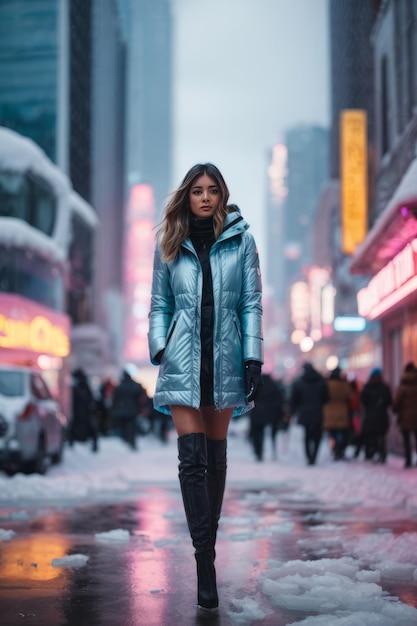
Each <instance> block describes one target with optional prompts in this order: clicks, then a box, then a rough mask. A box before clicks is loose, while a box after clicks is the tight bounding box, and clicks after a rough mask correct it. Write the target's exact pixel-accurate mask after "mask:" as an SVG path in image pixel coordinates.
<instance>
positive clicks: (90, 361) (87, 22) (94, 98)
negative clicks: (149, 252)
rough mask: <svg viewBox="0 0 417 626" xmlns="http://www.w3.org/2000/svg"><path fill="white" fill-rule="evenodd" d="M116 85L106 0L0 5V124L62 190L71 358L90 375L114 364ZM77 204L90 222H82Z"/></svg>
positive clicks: (117, 322)
mask: <svg viewBox="0 0 417 626" xmlns="http://www.w3.org/2000/svg"><path fill="white" fill-rule="evenodd" d="M125 83H126V46H125V41H124V37H123V33H122V28H121V20H120V14H119V4H118V2H117V1H116V0H17V1H16V2H14V1H13V2H8V1H5V2H2V3H1V4H0V124H2V125H4V126H6V127H8V128H11V129H14V130H16V131H17V132H19V133H21V134H22V135H23V136H26V137H29V138H31V139H33V140H34V141H35V142H36V143H37V145H39V146H40V148H41V149H43V150H44V151H45V153H46V155H47V156H48V157H49V158H50V159H51V160H52V161H53V162H54V163H55V164H56V165H57V166H58V167H60V168H61V170H62V171H63V172H64V173H65V174H66V175H67V176H68V178H69V179H70V181H71V182H70V185H71V187H72V189H73V192H75V193H73V196H72V198H73V201H74V204H75V206H76V207H78V209H79V210H78V211H77V210H75V212H74V216H73V217H72V218H71V220H70V222H69V225H70V229H71V230H70V238H71V243H70V248H69V270H70V271H69V278H68V281H67V284H68V294H67V312H68V314H69V316H70V319H71V358H72V363H73V366H74V367H77V366H79V367H83V368H84V369H86V371H87V372H88V373H89V374H91V375H97V376H101V375H103V373H104V372H105V370H106V368H113V369H114V368H117V367H119V365H120V361H121V350H122V340H121V335H122V329H123V314H122V310H123V305H122V302H123V296H122V290H123V288H122V259H123V254H122V248H123V233H124V218H123V216H124V204H125V107H126V97H125V96H126V86H125ZM76 194H78V195H76ZM84 203H85V205H88V206H90V209H91V205H92V206H93V207H94V209H95V211H96V214H97V215H96V217H95V219H93V220H91V219H90V220H87V221H86V220H85V219H84V218H85V215H86V211H85V210H84V209H83V204H84ZM84 208H85V207H84ZM97 218H98V219H97Z"/></svg>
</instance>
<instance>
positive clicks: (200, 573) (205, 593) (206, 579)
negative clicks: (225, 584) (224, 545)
mask: <svg viewBox="0 0 417 626" xmlns="http://www.w3.org/2000/svg"><path fill="white" fill-rule="evenodd" d="M195 559H196V562H197V579H198V606H199V607H201V608H202V609H206V610H213V609H217V607H218V606H219V597H218V595H217V585H216V569H215V567H214V550H205V551H204V552H196V554H195Z"/></svg>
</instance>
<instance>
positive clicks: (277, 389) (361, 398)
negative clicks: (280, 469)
mask: <svg viewBox="0 0 417 626" xmlns="http://www.w3.org/2000/svg"><path fill="white" fill-rule="evenodd" d="M262 376H263V378H264V381H265V382H264V390H263V391H262V394H261V396H260V397H259V399H258V401H257V403H256V407H255V409H254V410H253V411H252V412H251V422H250V432H249V439H250V441H251V443H252V446H253V451H254V455H255V458H256V459H257V460H258V461H262V460H263V449H264V433H265V432H266V429H267V428H269V429H270V432H271V436H272V451H273V452H272V456H273V458H276V435H277V433H278V432H279V431H285V430H286V429H287V428H288V425H289V424H290V423H292V422H296V423H297V424H299V425H300V426H302V427H303V429H304V450H305V457H306V461H307V463H308V464H309V465H314V464H315V463H316V460H317V455H318V451H319V447H320V444H321V441H322V439H323V437H324V435H326V438H327V440H328V442H329V445H330V447H331V454H332V458H333V459H334V460H335V461H338V460H343V459H346V458H347V449H348V448H349V447H351V448H352V454H351V456H350V458H352V459H357V458H359V457H360V455H361V454H362V453H363V455H364V459H365V460H368V461H373V462H374V463H385V461H386V458H387V436H388V432H389V429H390V426H391V421H390V413H391V414H393V415H394V416H395V418H396V425H397V427H398V428H399V430H400V432H401V435H402V439H403V448H404V460H405V463H404V467H405V468H410V467H412V465H413V462H412V460H413V458H412V457H413V444H414V449H415V451H416V453H417V367H416V365H415V364H414V363H412V362H409V363H407V364H406V365H405V367H404V371H403V373H402V376H401V380H400V382H399V385H398V387H397V389H396V390H395V393H393V392H392V391H391V388H390V386H389V385H388V383H387V382H386V381H385V380H384V376H383V372H382V369H381V368H379V367H375V368H374V369H372V370H371V372H370V374H369V377H368V379H367V380H366V382H365V383H364V384H363V386H360V385H359V384H358V381H357V380H356V378H353V379H351V380H348V377H347V375H346V373H345V372H343V371H342V370H341V368H340V367H336V368H335V369H333V370H332V371H331V372H329V374H328V375H327V376H325V375H323V374H321V373H320V372H319V371H318V370H317V369H316V368H315V367H314V365H313V364H312V363H309V362H306V363H304V364H303V365H302V368H301V373H300V375H299V376H297V377H296V378H295V379H294V380H293V381H292V383H291V384H289V385H287V386H284V384H283V382H282V381H279V380H274V379H273V378H272V377H271V376H270V375H267V374H265V375H264V374H263V375H262ZM413 438H414V442H413Z"/></svg>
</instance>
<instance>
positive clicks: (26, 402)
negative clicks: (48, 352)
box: [0, 365, 68, 474]
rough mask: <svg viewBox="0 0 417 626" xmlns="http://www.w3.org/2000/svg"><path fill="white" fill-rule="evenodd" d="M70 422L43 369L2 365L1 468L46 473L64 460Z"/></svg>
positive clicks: (0, 402)
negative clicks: (52, 391)
mask: <svg viewBox="0 0 417 626" xmlns="http://www.w3.org/2000/svg"><path fill="white" fill-rule="evenodd" d="M67 423H68V418H67V416H65V415H64V413H63V412H62V410H61V407H60V405H59V403H58V402H57V401H56V400H55V399H54V398H53V397H52V395H51V392H50V391H49V388H48V385H47V383H46V381H45V379H44V378H43V377H42V375H41V373H40V372H38V371H36V370H32V369H30V368H25V367H14V366H10V365H0V468H1V469H4V470H5V471H6V472H7V473H9V474H11V473H14V472H16V471H19V470H24V471H27V472H37V473H39V474H44V473H45V472H46V470H47V467H48V461H49V460H50V461H51V462H52V463H59V462H60V461H61V460H62V454H63V449H64V444H65V439H66V427H67Z"/></svg>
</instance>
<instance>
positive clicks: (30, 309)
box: [0, 127, 97, 410]
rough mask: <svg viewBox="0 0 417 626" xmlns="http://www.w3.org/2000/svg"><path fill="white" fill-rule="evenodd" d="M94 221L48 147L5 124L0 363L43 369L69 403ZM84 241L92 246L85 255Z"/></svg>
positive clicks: (1, 133) (0, 148)
mask: <svg viewBox="0 0 417 626" xmlns="http://www.w3.org/2000/svg"><path fill="white" fill-rule="evenodd" d="M96 225H97V217H96V214H95V211H94V210H93V208H92V207H91V206H90V205H89V204H88V203H87V202H85V201H84V200H83V199H82V198H81V197H80V196H79V195H78V194H76V193H75V191H74V190H73V188H72V186H71V182H70V180H69V178H68V177H67V176H66V175H65V174H64V172H62V171H61V170H60V169H59V168H58V167H57V166H56V165H54V163H52V161H51V160H50V159H49V158H48V157H47V156H46V154H45V153H44V152H43V150H42V149H41V148H40V147H39V146H37V145H36V144H35V143H34V142H33V141H32V140H30V139H28V138H26V137H23V136H22V135H19V134H18V133H16V132H14V131H12V130H10V129H7V128H4V127H0V363H8V364H13V365H22V366H31V367H35V368H38V369H40V370H42V371H43V374H44V376H45V378H46V379H47V380H48V382H49V385H50V387H51V391H52V392H53V393H54V395H55V396H57V397H58V398H59V400H60V402H61V404H62V406H63V408H64V410H68V409H69V406H70V405H69V394H70V385H69V383H70V377H69V371H70V369H71V367H72V363H71V357H72V355H71V332H72V327H73V324H74V322H75V323H78V322H80V320H81V322H82V321H86V320H87V319H88V315H89V312H88V303H87V295H86V294H87V293H91V289H90V288H89V285H88V284H87V283H88V282H90V283H91V280H92V278H91V266H92V253H91V249H92V242H93V239H94V230H95V228H96ZM80 233H84V235H83V234H80ZM85 233H87V234H85ZM83 246H84V247H85V246H87V248H88V246H89V247H90V251H88V249H87V248H86V249H85V250H84V252H83V255H82V258H81V259H80V252H79V250H80V249H81V248H82V247H83ZM86 260H87V261H88V263H89V264H90V267H88V268H86ZM74 268H77V272H78V275H79V276H82V277H83V281H84V282H83V281H81V282H80V280H78V282H77V280H76V279H74V275H73V272H74ZM76 294H77V295H76ZM77 298H78V309H77V307H76V304H75V301H76V300H77ZM81 301H83V303H82V304H80V303H81ZM82 310H83V311H84V313H82V312H81V311H82ZM81 322H80V323H81Z"/></svg>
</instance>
